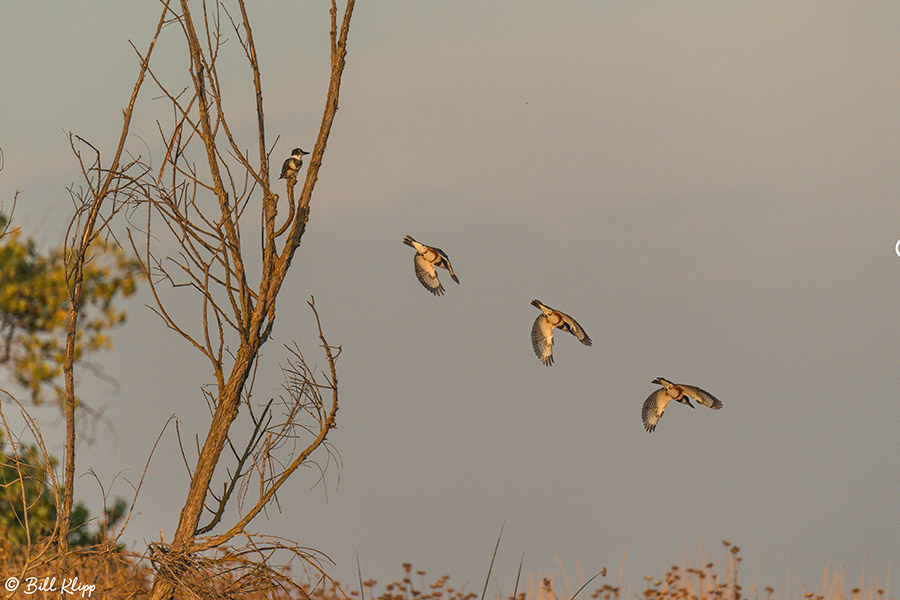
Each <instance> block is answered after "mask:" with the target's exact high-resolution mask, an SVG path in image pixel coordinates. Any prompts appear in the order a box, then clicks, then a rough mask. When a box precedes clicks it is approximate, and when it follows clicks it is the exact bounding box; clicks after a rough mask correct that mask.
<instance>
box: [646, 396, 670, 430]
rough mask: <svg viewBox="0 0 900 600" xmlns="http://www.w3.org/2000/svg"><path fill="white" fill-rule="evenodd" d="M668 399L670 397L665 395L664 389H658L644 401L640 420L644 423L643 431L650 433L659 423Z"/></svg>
mask: <svg viewBox="0 0 900 600" xmlns="http://www.w3.org/2000/svg"><path fill="white" fill-rule="evenodd" d="M670 399H671V396H669V395H668V394H667V393H666V391H665V389H663V388H660V389H658V390H656V391H655V392H653V393H652V394H650V396H648V397H647V399H646V400H644V406H643V408H641V419H643V421H644V429H646V430H647V431H651V432H652V431H653V430H654V429H656V424H657V423H659V419H660V418H661V417H662V416H663V413H664V412H665V410H666V405H667V404H668V403H669V400H670Z"/></svg>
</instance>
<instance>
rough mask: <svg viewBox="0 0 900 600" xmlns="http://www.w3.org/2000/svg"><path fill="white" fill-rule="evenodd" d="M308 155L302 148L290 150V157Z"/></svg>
mask: <svg viewBox="0 0 900 600" xmlns="http://www.w3.org/2000/svg"><path fill="white" fill-rule="evenodd" d="M307 154H309V152H307V151H305V150H303V149H302V148H294V149H293V150H291V156H305V155H307Z"/></svg>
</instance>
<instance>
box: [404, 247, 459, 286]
mask: <svg viewBox="0 0 900 600" xmlns="http://www.w3.org/2000/svg"><path fill="white" fill-rule="evenodd" d="M403 243H404V244H406V245H407V246H411V247H412V248H415V250H416V255H415V256H414V257H413V265H415V267H416V277H417V278H418V279H419V283H421V284H422V285H423V286H425V289H426V290H428V291H429V292H431V293H432V294H434V295H435V296H440V295H441V294H443V293H444V286H442V285H441V282H440V280H438V276H437V271H436V270H435V267H441V268H443V269H447V270H448V271H450V278H451V279H453V281H455V282H456V283H459V278H458V277H457V276H456V273H454V272H453V266H452V265H451V264H450V258H449V257H448V256H447V254H446V253H445V252H444V251H443V250H441V249H440V248H435V247H433V246H426V245H425V244H421V243H419V242H417V241H416V240H414V239H413V238H412V237H411V236H406V237H405V238H403Z"/></svg>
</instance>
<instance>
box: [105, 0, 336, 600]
mask: <svg viewBox="0 0 900 600" xmlns="http://www.w3.org/2000/svg"><path fill="white" fill-rule="evenodd" d="M229 6H230V5H226V4H225V2H224V1H220V0H215V1H212V2H203V3H201V4H200V6H199V10H197V11H196V12H195V10H194V9H193V8H192V6H191V5H190V4H189V2H188V0H181V2H180V7H179V9H178V10H175V9H174V8H173V7H170V6H169V5H168V4H164V18H165V20H166V21H167V22H168V23H170V24H172V25H173V26H174V27H177V28H178V29H180V31H181V33H182V34H183V36H184V40H185V42H186V44H187V49H188V52H189V57H190V78H189V81H188V82H187V84H186V85H184V84H178V83H173V82H170V81H167V80H165V79H164V77H163V76H162V75H161V74H159V73H157V71H156V70H155V69H154V67H153V65H152V64H151V65H149V66H148V67H147V69H148V70H147V72H148V74H149V76H150V78H151V79H152V80H153V81H154V82H155V84H156V85H157V87H158V88H159V91H160V97H161V98H163V99H164V100H165V101H167V102H168V104H169V106H170V107H171V110H172V121H171V122H170V123H168V124H163V123H161V122H157V128H158V132H159V137H160V144H161V146H162V147H163V148H164V149H165V152H164V158H163V161H162V164H160V165H156V166H152V165H151V162H150V160H149V159H142V158H141V157H140V156H135V157H134V158H133V163H132V164H134V165H136V173H129V172H125V171H124V170H123V171H120V172H118V176H119V178H120V179H119V180H120V181H128V182H129V186H130V187H129V190H130V191H137V193H139V194H140V202H138V203H135V204H134V205H133V206H135V208H134V209H133V211H132V212H131V218H132V222H133V223H136V222H137V218H138V217H140V218H141V225H140V232H139V230H138V228H137V227H136V226H134V227H132V228H131V229H130V230H129V232H128V236H129V239H130V240H131V244H132V247H133V248H134V250H135V252H136V254H137V255H138V256H139V257H140V260H141V262H142V265H143V267H144V270H145V272H146V274H147V275H148V278H149V280H150V289H151V292H152V295H153V298H154V302H155V304H154V310H155V311H156V313H157V314H158V315H159V316H160V317H161V318H162V320H163V321H164V322H165V324H166V325H167V326H168V327H169V328H170V329H171V330H173V331H175V332H177V334H178V335H179V336H181V338H182V339H183V340H185V341H186V342H187V343H188V345H189V346H190V347H192V348H194V349H195V350H196V351H197V352H199V353H200V355H202V356H203V357H204V358H205V359H206V361H207V362H208V364H209V366H210V377H211V379H212V383H211V385H208V386H204V387H203V388H202V390H203V394H204V395H205V396H206V401H207V403H208V405H209V408H210V412H211V421H210V424H209V428H208V430H207V432H206V434H205V436H200V439H201V440H202V443H201V444H198V446H199V447H198V456H197V459H196V462H194V463H193V464H190V463H191V461H189V460H188V459H187V457H186V454H185V461H186V466H187V469H188V472H189V475H190V484H189V487H188V491H187V497H186V499H185V503H184V506H183V508H182V510H181V515H180V518H179V521H178V525H177V527H176V529H175V532H174V536H173V538H172V540H171V541H170V542H168V543H166V542H165V541H164V540H161V541H160V542H159V543H155V544H152V545H151V547H150V549H149V554H148V556H149V558H150V559H151V561H152V562H153V564H154V567H155V568H156V572H157V577H156V578H155V579H154V583H153V587H152V590H151V594H150V597H151V598H152V599H155V600H162V599H167V598H171V597H172V596H173V594H174V593H175V590H176V588H177V587H178V585H179V584H187V585H189V586H190V589H191V591H192V593H193V594H199V595H204V590H206V594H208V595H210V596H212V595H217V594H218V593H220V591H221V590H220V591H219V592H217V591H216V590H217V589H218V588H217V587H216V584H215V578H214V577H213V575H216V574H222V575H223V577H227V578H233V577H234V576H235V573H239V574H240V576H239V577H238V578H237V582H238V584H239V585H238V587H237V588H234V589H232V591H231V593H233V592H235V590H246V589H249V588H250V587H252V588H253V589H263V588H266V586H273V585H276V584H277V585H289V582H288V580H287V579H284V578H282V576H281V575H280V574H279V573H280V572H279V570H278V568H277V567H276V566H271V564H272V561H273V560H274V559H275V557H276V556H277V555H279V554H283V553H285V552H286V553H288V554H289V555H290V556H292V557H295V558H298V559H300V560H301V562H302V564H303V565H305V566H306V567H308V568H311V569H313V572H315V573H317V574H318V576H319V577H322V576H324V572H323V571H322V570H321V567H320V563H319V560H318V559H320V558H321V557H320V556H319V555H317V554H316V553H315V552H312V551H309V550H308V549H305V548H302V547H300V546H298V545H297V544H296V543H294V542H292V541H290V540H284V539H279V538H271V537H266V538H259V537H258V536H255V535H253V534H251V533H250V532H248V531H247V526H248V524H249V523H250V522H251V520H253V519H254V518H255V517H256V516H257V515H259V514H260V513H261V512H263V511H264V510H265V509H266V507H267V506H270V505H272V503H277V501H278V499H277V494H278V490H279V489H280V488H281V487H282V485H283V484H284V483H285V481H286V480H287V479H288V477H290V475H291V474H292V473H294V472H295V471H296V470H297V469H298V468H299V467H300V466H301V465H304V464H306V463H308V461H309V460H311V459H310V457H311V455H312V454H313V452H314V451H315V450H317V449H319V448H321V447H323V446H324V447H325V448H326V449H328V445H327V443H326V438H327V435H328V433H329V431H330V430H331V429H332V428H333V427H334V425H335V415H336V413H337V410H338V394H337V372H336V367H335V361H336V359H337V357H338V355H339V353H340V348H339V347H335V346H332V345H330V344H329V343H328V342H327V340H326V338H325V335H324V333H323V331H322V325H321V321H320V319H319V314H318V312H317V310H316V307H315V303H314V301H311V302H310V303H309V304H310V308H311V310H312V311H313V314H314V315H315V319H316V323H317V327H318V336H319V340H320V342H321V347H322V350H323V353H324V356H325V359H326V361H327V368H326V369H325V370H323V371H321V372H319V373H317V372H316V371H315V369H314V368H313V367H311V366H310V365H309V364H308V363H307V361H306V360H305V359H304V357H303V355H302V353H301V352H300V350H299V347H298V346H296V345H294V346H292V347H288V352H289V357H288V364H287V366H285V367H284V368H283V370H284V372H285V374H286V382H285V386H284V387H285V394H284V397H283V398H281V400H280V402H279V403H278V404H275V402H274V400H272V401H270V402H268V403H267V404H266V405H265V407H264V408H262V412H261V413H259V414H258V415H257V414H254V411H253V408H254V405H253V403H252V401H251V389H252V385H253V381H254V377H255V373H256V369H257V367H258V361H259V357H260V349H261V347H262V346H263V344H265V343H266V341H268V340H269V339H270V336H271V334H272V331H273V327H274V322H275V309H276V299H277V297H278V294H279V292H280V291H281V289H282V284H283V283H284V280H285V277H286V275H287V272H288V270H289V268H290V265H291V261H292V259H293V256H294V253H295V252H296V250H297V249H298V247H299V245H300V241H301V238H302V236H303V234H304V231H305V228H306V224H307V222H308V219H309V206H310V200H311V198H312V194H313V190H314V188H315V184H316V181H317V179H318V174H319V169H320V167H321V165H322V158H323V156H324V153H325V147H326V144H327V141H328V137H329V134H330V131H331V126H332V123H333V121H334V117H335V113H336V111H337V108H338V96H339V92H340V84H341V76H342V73H343V69H344V64H345V56H346V45H347V35H348V32H349V27H350V19H351V15H352V13H353V6H354V2H353V0H347V2H346V6H345V7H344V10H343V14H342V15H340V16H339V14H338V7H337V4H336V0H332V3H331V10H330V15H331V19H330V21H331V23H330V25H331V35H330V44H331V48H330V49H331V76H330V79H329V81H328V87H327V94H326V102H325V111H324V114H323V116H322V121H321V125H320V128H319V134H318V138H317V139H316V142H315V146H314V148H313V150H312V153H311V156H310V164H309V166H308V168H307V171H306V178H305V180H304V182H303V186H302V191H301V193H300V195H299V197H296V198H295V195H294V188H295V184H296V183H297V181H296V178H294V177H292V178H289V179H288V180H287V186H286V192H287V200H286V201H285V200H282V199H281V198H280V196H279V194H278V193H276V191H275V190H274V188H273V187H272V182H271V177H270V161H269V156H270V153H271V151H272V148H270V146H269V145H268V143H267V141H266V127H265V115H264V110H263V86H262V74H261V72H260V69H259V62H258V57H257V52H256V46H255V44H254V41H253V33H252V28H251V24H250V19H249V16H248V13H247V6H246V4H245V2H244V0H235V4H234V6H233V7H232V8H229ZM232 36H233V37H235V38H236V39H237V40H238V42H239V44H240V49H241V51H242V54H243V57H244V58H245V60H246V65H247V72H246V75H247V77H246V81H247V82H248V84H247V89H250V90H252V93H253V95H254V96H255V111H256V124H257V127H256V132H255V135H256V137H257V139H256V144H255V145H256V146H257V148H256V150H255V151H253V152H251V151H250V150H248V149H246V148H245V147H244V146H243V145H242V143H241V142H240V135H239V134H238V132H237V131H236V130H234V129H232V127H231V126H230V122H229V118H230V115H226V106H225V105H226V98H225V94H224V91H223V86H222V78H224V76H225V75H224V73H220V65H222V64H224V60H220V57H222V56H223V55H224V54H225V53H226V52H227V50H228V48H227V47H226V45H227V44H226V40H227V39H228V38H229V37H232ZM151 166H152V172H151ZM257 202H259V205H260V206H261V208H260V213H258V214H259V217H253V216H251V215H252V208H253V206H255V205H257ZM279 207H281V210H282V212H286V213H287V214H286V215H281V216H279ZM260 221H261V222H262V224H263V225H262V232H261V235H262V243H261V247H262V251H261V253H260V251H259V247H260V246H258V245H256V244H254V243H250V242H249V241H248V238H245V237H244V236H243V234H244V232H245V230H247V228H248V227H258V226H259V223H260ZM242 226H243V227H242ZM250 231H251V236H250V237H249V239H250V240H252V239H253V237H252V234H253V233H254V232H253V230H252V229H251V230H250ZM167 244H168V245H167ZM173 245H174V247H175V248H176V251H175V252H171V251H170V248H171V247H172V246H173ZM185 290H188V291H189V292H191V294H192V296H191V297H193V298H195V299H196V305H195V306H196V307H197V310H198V316H199V318H198V319H183V318H180V317H179V314H178V311H175V310H173V306H172V302H173V300H172V298H173V297H176V296H177V297H178V298H180V299H181V304H183V299H184V296H183V294H182V292H184V291H185ZM179 294H181V295H179ZM242 407H243V409H244V410H243V411H242ZM276 411H277V413H276ZM242 413H243V414H246V415H247V416H248V417H249V419H250V422H251V427H250V428H251V433H250V436H249V439H248V440H247V441H246V442H245V443H244V444H235V443H234V442H233V440H232V435H233V433H232V425H233V424H234V423H235V420H236V419H237V418H238V416H239V414H242ZM236 446H237V447H241V448H242V450H238V449H237V448H236ZM226 448H228V449H230V450H231V454H230V456H232V457H233V459H234V465H233V466H232V470H230V471H229V472H228V476H227V478H226V481H225V483H224V484H223V486H222V488H221V491H219V492H218V493H217V492H216V490H219V487H218V486H215V490H214V488H213V486H212V481H213V478H214V475H215V473H216V468H217V466H218V465H219V464H220V462H221V461H222V459H223V457H228V456H229V454H224V455H223V453H224V452H225V450H226ZM182 452H183V453H184V449H183V448H182ZM251 481H252V482H255V483H254V484H253V485H252V486H251ZM251 489H252V490H253V493H252V494H251ZM234 500H237V502H236V503H235V502H234ZM234 504H236V506H233V505H234ZM232 509H233V510H232ZM205 513H206V514H208V522H206V523H201V519H202V518H203V516H204V514H205ZM233 513H236V514H237V516H236V517H235V518H234V521H233V522H232V523H231V524H230V525H228V526H227V527H226V526H225V523H224V522H223V521H225V515H231V514H233ZM216 529H224V531H222V532H221V533H218V534H213V533H212V532H213V531H214V530H216ZM228 580H229V581H231V579H228ZM221 581H225V579H222V580H221Z"/></svg>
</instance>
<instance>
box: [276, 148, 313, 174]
mask: <svg viewBox="0 0 900 600" xmlns="http://www.w3.org/2000/svg"><path fill="white" fill-rule="evenodd" d="M307 154H309V152H305V151H304V150H302V149H300V148H294V149H293V150H291V157H290V158H289V159H287V160H285V161H284V164H283V165H281V177H279V178H278V179H287V178H289V177H296V176H297V172H298V171H299V170H300V167H302V166H303V157H304V156H306V155H307Z"/></svg>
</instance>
